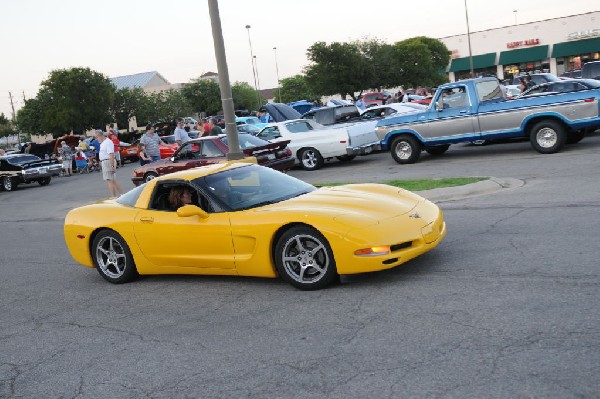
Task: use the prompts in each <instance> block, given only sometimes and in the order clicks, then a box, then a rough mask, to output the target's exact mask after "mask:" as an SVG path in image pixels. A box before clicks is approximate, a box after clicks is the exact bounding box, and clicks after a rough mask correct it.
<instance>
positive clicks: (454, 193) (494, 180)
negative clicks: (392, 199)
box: [416, 177, 525, 202]
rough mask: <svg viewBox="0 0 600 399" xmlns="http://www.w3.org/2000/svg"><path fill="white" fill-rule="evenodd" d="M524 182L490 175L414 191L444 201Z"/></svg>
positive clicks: (510, 186)
mask: <svg viewBox="0 0 600 399" xmlns="http://www.w3.org/2000/svg"><path fill="white" fill-rule="evenodd" d="M524 184H525V182H524V181H522V180H519V179H513V178H498V177H490V178H489V179H488V180H483V181H480V182H477V183H472V184H467V185H464V186H458V187H444V188H434V189H433V190H425V191H416V193H417V194H419V195H420V196H422V197H425V198H427V199H428V200H430V201H431V202H444V201H454V200H458V199H463V198H469V197H475V196H478V195H485V194H491V193H494V192H497V191H500V190H504V189H514V188H518V187H522V186H523V185H524Z"/></svg>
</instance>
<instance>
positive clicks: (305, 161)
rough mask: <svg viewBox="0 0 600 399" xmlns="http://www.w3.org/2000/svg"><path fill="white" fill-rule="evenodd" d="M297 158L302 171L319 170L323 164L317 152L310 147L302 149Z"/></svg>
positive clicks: (321, 157)
mask: <svg viewBox="0 0 600 399" xmlns="http://www.w3.org/2000/svg"><path fill="white" fill-rule="evenodd" d="M298 158H299V159H300V165H302V169H304V170H317V169H320V168H321V167H322V166H323V163H324V162H325V161H324V160H323V156H322V155H321V153H320V152H319V150H317V149H315V148H312V147H309V148H304V149H302V150H301V151H300V155H299V156H298Z"/></svg>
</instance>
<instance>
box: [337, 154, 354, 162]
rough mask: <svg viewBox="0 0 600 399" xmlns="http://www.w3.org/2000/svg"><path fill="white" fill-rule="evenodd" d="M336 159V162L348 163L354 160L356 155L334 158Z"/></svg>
mask: <svg viewBox="0 0 600 399" xmlns="http://www.w3.org/2000/svg"><path fill="white" fill-rule="evenodd" d="M336 158H337V159H338V161H340V162H350V161H352V160H353V159H354V158H356V155H341V156H339V157H336Z"/></svg>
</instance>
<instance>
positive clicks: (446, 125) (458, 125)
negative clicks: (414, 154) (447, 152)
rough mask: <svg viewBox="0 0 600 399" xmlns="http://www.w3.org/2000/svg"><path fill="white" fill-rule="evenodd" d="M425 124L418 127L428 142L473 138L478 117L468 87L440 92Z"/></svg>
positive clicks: (460, 86)
mask: <svg viewBox="0 0 600 399" xmlns="http://www.w3.org/2000/svg"><path fill="white" fill-rule="evenodd" d="M422 119H423V120H424V123H422V124H419V125H417V126H416V129H415V130H417V132H418V133H419V134H420V135H421V136H422V137H423V138H424V139H425V140H426V141H428V140H432V141H433V140H439V139H446V138H448V139H451V138H452V137H456V136H473V135H475V132H476V131H477V130H476V116H475V115H474V106H473V102H472V101H471V99H470V95H469V93H468V91H467V86H466V85H458V86H453V87H451V88H447V89H443V90H439V91H438V92H437V93H436V96H435V97H434V98H433V101H432V104H431V107H429V111H428V112H427V116H423V117H422Z"/></svg>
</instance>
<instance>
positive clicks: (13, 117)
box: [8, 91, 17, 122]
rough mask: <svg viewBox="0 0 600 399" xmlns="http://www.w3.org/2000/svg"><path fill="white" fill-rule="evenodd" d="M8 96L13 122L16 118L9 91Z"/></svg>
mask: <svg viewBox="0 0 600 399" xmlns="http://www.w3.org/2000/svg"><path fill="white" fill-rule="evenodd" d="M8 97H9V98H10V107H11V108H12V121H13V122H14V121H16V120H17V116H16V115H15V104H13V98H12V93H11V92H10V91H9V92H8Z"/></svg>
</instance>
